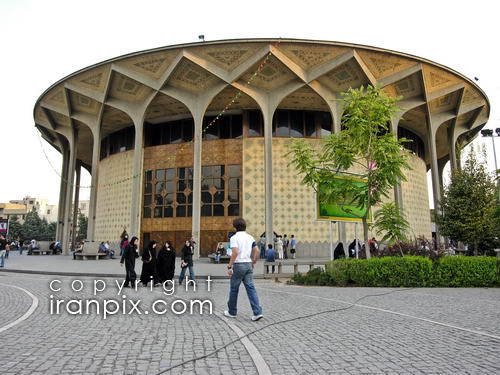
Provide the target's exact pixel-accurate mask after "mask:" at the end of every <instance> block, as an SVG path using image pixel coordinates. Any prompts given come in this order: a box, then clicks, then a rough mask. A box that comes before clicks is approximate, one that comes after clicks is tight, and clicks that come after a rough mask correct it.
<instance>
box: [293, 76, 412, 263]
mask: <svg viewBox="0 0 500 375" xmlns="http://www.w3.org/2000/svg"><path fill="white" fill-rule="evenodd" d="M342 100H343V102H344V114H343V115H342V123H341V125H342V131H341V132H339V133H334V134H331V135H330V136H328V137H327V138H326V139H325V140H324V144H323V148H322V149H321V150H320V151H316V150H314V149H313V148H312V147H311V146H310V145H309V144H307V143H306V142H305V141H304V140H298V141H295V142H294V143H292V151H291V154H292V164H293V165H295V167H296V168H297V170H298V172H299V173H300V174H302V175H303V179H302V182H303V183H305V184H306V185H309V186H311V187H313V189H315V190H316V191H318V186H321V191H322V192H321V194H320V196H319V199H320V200H321V201H322V202H325V203H326V202H336V201H339V199H341V198H342V197H343V196H351V197H352V204H354V205H355V206H356V207H358V208H360V209H365V214H364V215H363V216H362V217H361V219H362V222H363V232H364V239H365V243H368V215H369V213H370V209H371V207H373V206H374V205H376V204H379V203H380V202H381V200H382V197H384V196H385V197H388V194H389V192H390V191H392V188H393V187H394V186H395V185H396V184H397V183H399V182H400V181H402V180H403V181H404V180H405V177H404V173H403V170H404V169H409V165H408V162H407V155H406V154H405V153H404V152H403V147H402V144H403V142H405V141H406V140H404V139H400V140H398V139H397V137H396V136H395V135H394V134H391V133H389V128H388V125H387V124H388V123H389V122H390V120H391V118H392V116H393V115H394V113H395V112H396V111H397V110H398V107H397V105H396V103H397V100H398V99H395V98H390V97H388V96H387V95H386V94H385V93H384V92H383V91H382V90H380V89H379V88H376V87H372V86H368V87H367V88H366V89H365V88H363V87H361V88H359V89H349V90H348V91H347V92H346V93H343V94H342ZM352 168H355V169H356V170H360V173H359V174H360V176H361V177H362V178H363V179H365V181H366V185H364V184H361V185H360V184H358V185H355V184H347V183H346V184H338V183H336V182H335V183H334V181H335V178H334V177H335V176H339V175H342V174H349V172H348V170H349V169H352ZM323 190H324V192H323ZM366 247H367V251H366V256H367V258H369V257H370V250H369V249H368V246H366Z"/></svg>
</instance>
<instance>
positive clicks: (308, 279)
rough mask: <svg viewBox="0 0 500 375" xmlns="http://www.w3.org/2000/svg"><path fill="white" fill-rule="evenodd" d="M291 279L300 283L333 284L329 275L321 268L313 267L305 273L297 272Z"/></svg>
mask: <svg viewBox="0 0 500 375" xmlns="http://www.w3.org/2000/svg"><path fill="white" fill-rule="evenodd" d="M292 281H293V282H294V283H296V284H301V285H335V284H334V283H333V280H332V278H331V277H330V275H329V274H328V273H327V272H325V271H324V270H323V269H321V268H319V267H318V268H313V269H312V270H310V271H309V272H307V273H306V274H305V275H303V274H301V273H299V274H296V275H294V276H293V277H292Z"/></svg>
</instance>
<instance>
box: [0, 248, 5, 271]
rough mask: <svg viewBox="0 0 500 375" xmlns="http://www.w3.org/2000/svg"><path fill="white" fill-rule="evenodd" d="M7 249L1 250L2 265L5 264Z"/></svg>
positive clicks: (0, 265) (0, 261) (0, 264)
mask: <svg viewBox="0 0 500 375" xmlns="http://www.w3.org/2000/svg"><path fill="white" fill-rule="evenodd" d="M5 253H6V251H5V250H0V267H3V266H4V265H5Z"/></svg>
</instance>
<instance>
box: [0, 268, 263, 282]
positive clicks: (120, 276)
mask: <svg viewBox="0 0 500 375" xmlns="http://www.w3.org/2000/svg"><path fill="white" fill-rule="evenodd" d="M3 272H5V273H25V274H31V275H51V276H81V277H113V278H123V277H125V274H122V273H119V274H117V273H85V272H55V271H37V270H16V269H2V270H0V274H1V273H3ZM178 276H179V275H176V277H178ZM208 276H210V278H211V279H212V280H229V277H228V276H220V275H196V276H195V279H206V278H207V277H208ZM253 278H254V279H258V280H260V279H262V280H263V279H264V276H263V275H255V274H254V276H253Z"/></svg>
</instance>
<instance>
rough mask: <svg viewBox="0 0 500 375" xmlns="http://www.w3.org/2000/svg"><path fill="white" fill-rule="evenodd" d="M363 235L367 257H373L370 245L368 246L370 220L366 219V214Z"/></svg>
mask: <svg viewBox="0 0 500 375" xmlns="http://www.w3.org/2000/svg"><path fill="white" fill-rule="evenodd" d="M362 220H363V236H364V241H365V254H366V259H370V258H371V254H370V247H369V246H368V222H367V221H366V216H363V219H362Z"/></svg>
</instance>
